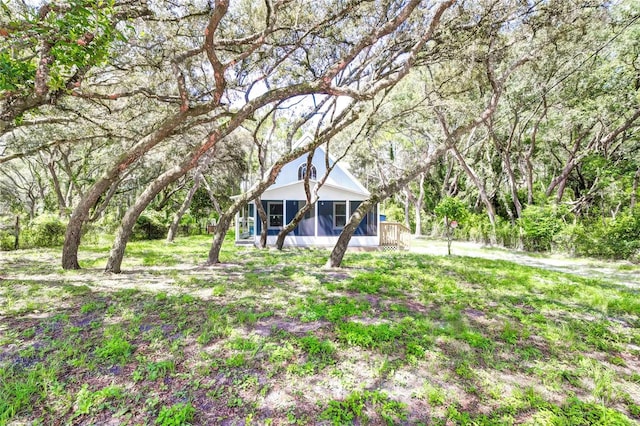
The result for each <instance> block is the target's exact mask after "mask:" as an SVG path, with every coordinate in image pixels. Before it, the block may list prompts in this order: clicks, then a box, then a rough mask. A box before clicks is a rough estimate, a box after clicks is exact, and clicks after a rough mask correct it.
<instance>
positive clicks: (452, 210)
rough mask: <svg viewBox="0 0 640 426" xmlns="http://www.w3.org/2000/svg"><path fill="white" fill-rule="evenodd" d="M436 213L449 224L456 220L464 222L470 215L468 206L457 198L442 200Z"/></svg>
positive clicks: (435, 210)
mask: <svg viewBox="0 0 640 426" xmlns="http://www.w3.org/2000/svg"><path fill="white" fill-rule="evenodd" d="M434 212H435V214H436V215H437V216H438V217H440V218H447V223H450V222H451V221H454V220H455V221H457V222H463V221H464V220H465V219H466V217H467V215H468V214H469V211H468V210H467V206H466V204H465V203H463V202H462V201H461V200H459V199H457V198H455V197H445V198H443V199H442V200H440V202H439V203H438V205H437V206H436V208H435V209H434Z"/></svg>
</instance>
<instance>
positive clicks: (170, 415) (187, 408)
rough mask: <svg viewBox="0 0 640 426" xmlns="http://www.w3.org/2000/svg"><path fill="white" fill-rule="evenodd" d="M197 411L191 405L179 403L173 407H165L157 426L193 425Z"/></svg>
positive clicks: (157, 420) (159, 416) (159, 415)
mask: <svg viewBox="0 0 640 426" xmlns="http://www.w3.org/2000/svg"><path fill="white" fill-rule="evenodd" d="M195 414H196V409H195V408H193V406H192V405H191V404H189V403H178V404H174V405H172V406H171V407H168V406H166V405H165V406H163V407H162V409H161V410H160V414H158V418H157V419H156V421H155V424H157V425H160V426H185V425H189V424H191V423H190V422H191V421H193V417H194V416H195Z"/></svg>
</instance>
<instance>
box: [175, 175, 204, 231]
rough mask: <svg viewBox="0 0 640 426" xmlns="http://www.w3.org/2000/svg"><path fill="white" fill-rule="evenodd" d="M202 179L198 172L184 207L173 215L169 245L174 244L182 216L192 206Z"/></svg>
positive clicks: (183, 204)
mask: <svg viewBox="0 0 640 426" xmlns="http://www.w3.org/2000/svg"><path fill="white" fill-rule="evenodd" d="M201 179H202V173H200V172H199V171H198V172H197V173H196V175H195V176H194V177H193V185H192V186H191V189H189V192H187V196H186V197H185V198H184V201H183V202H182V205H181V206H180V208H179V209H178V211H177V212H176V214H175V215H173V220H172V221H171V226H169V232H167V243H172V242H173V240H174V238H175V236H176V233H177V232H178V225H180V220H181V219H182V216H184V213H185V212H186V211H187V209H188V208H189V207H190V206H191V201H192V200H193V196H194V195H195V193H196V191H197V190H198V188H199V187H200V180H201Z"/></svg>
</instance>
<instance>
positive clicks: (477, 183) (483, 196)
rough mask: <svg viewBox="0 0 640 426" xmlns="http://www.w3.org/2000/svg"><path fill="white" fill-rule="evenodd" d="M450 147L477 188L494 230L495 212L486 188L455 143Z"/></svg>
mask: <svg viewBox="0 0 640 426" xmlns="http://www.w3.org/2000/svg"><path fill="white" fill-rule="evenodd" d="M451 149H452V150H453V153H454V155H455V157H456V159H457V160H458V164H460V167H462V169H463V170H464V171H465V173H466V174H467V176H468V177H469V179H471V181H472V182H473V183H474V184H475V186H476V188H477V189H478V193H479V195H480V200H481V201H482V203H483V204H484V206H485V208H486V209H487V215H488V216H489V222H491V227H492V228H494V230H495V226H496V212H495V209H494V208H493V204H492V203H491V200H489V197H488V196H487V190H486V188H485V186H484V184H483V183H482V182H481V181H480V179H479V178H478V176H477V175H476V173H475V172H474V171H473V170H472V169H471V167H470V166H469V165H468V164H467V162H466V161H465V159H464V157H463V156H462V154H461V153H460V151H458V148H456V146H455V145H452V146H451Z"/></svg>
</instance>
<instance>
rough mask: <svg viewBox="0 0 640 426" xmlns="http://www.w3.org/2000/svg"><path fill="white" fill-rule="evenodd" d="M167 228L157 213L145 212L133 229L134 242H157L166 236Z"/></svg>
mask: <svg viewBox="0 0 640 426" xmlns="http://www.w3.org/2000/svg"><path fill="white" fill-rule="evenodd" d="M168 229H169V227H168V226H167V224H166V223H165V222H164V220H163V218H162V216H161V215H160V213H158V212H145V213H143V214H141V215H140V216H139V217H138V220H136V225H135V226H134V228H133V238H132V239H134V240H158V239H161V238H164V237H166V236H167V231H168Z"/></svg>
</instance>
